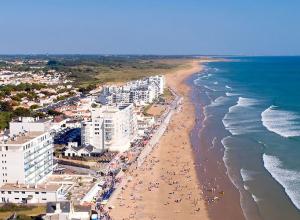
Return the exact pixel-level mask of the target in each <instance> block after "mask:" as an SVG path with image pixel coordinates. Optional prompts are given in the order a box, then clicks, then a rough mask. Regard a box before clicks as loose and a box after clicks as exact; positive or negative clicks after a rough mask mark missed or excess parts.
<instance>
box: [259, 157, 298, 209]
mask: <svg viewBox="0 0 300 220" xmlns="http://www.w3.org/2000/svg"><path fill="white" fill-rule="evenodd" d="M263 161H264V166H265V168H266V169H267V170H268V171H269V173H270V174H271V175H272V177H273V178H274V179H275V180H276V181H277V182H279V183H280V184H281V185H282V186H283V188H284V190H285V192H286V193H287V195H288V196H289V197H290V199H291V200H292V202H293V203H294V205H295V206H296V207H297V208H298V209H300V191H299V186H300V172H299V171H294V170H288V169H284V168H283V166H282V162H281V161H280V160H279V159H278V158H277V157H275V156H271V155H267V154H263Z"/></svg>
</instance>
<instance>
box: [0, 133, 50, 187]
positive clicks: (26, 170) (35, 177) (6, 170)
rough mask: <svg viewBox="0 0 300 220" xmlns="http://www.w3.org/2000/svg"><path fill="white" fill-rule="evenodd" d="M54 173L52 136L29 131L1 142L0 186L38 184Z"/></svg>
mask: <svg viewBox="0 0 300 220" xmlns="http://www.w3.org/2000/svg"><path fill="white" fill-rule="evenodd" d="M52 171H53V137H52V136H51V135H50V133H49V132H42V131H32V132H23V133H21V134H19V135H13V136H11V137H9V138H6V139H4V140H1V141H0V184H5V183H18V184H37V183H39V182H41V181H42V180H43V179H44V178H45V177H47V176H48V175H50V174H51V173H52Z"/></svg>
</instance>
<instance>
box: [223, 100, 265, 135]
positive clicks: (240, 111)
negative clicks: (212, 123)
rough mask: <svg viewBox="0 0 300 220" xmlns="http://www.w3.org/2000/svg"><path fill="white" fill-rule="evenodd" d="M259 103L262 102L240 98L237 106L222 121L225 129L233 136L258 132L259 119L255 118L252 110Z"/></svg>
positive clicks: (231, 108)
mask: <svg viewBox="0 0 300 220" xmlns="http://www.w3.org/2000/svg"><path fill="white" fill-rule="evenodd" d="M259 103H260V102H259V101H258V100H256V99H252V98H243V97H239V99H238V101H237V103H236V105H233V106H231V107H230V108H229V110H228V113H227V114H226V115H225V116H224V118H223V120H222V122H223V124H224V126H225V128H226V129H227V130H228V131H229V132H230V133H231V134H232V135H240V134H245V133H248V132H254V131H256V129H257V123H255V122H257V121H258V120H259V119H256V118H255V116H254V115H253V111H252V110H251V108H252V107H255V105H257V104H259ZM247 111H248V113H247ZM245 113H246V114H245ZM258 117H259V116H258Z"/></svg>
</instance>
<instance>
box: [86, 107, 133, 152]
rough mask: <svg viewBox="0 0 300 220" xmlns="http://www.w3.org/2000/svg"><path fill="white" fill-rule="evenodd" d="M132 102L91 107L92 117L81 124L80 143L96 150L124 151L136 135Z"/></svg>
mask: <svg viewBox="0 0 300 220" xmlns="http://www.w3.org/2000/svg"><path fill="white" fill-rule="evenodd" d="M133 110H134V109H133V105H132V104H120V105H115V106H108V105H107V106H102V107H100V108H94V109H92V119H91V121H88V122H83V123H82V126H81V129H82V130H81V143H82V145H92V146H94V147H95V149H98V150H102V151H103V150H111V151H125V150H127V149H128V148H129V147H130V141H131V140H132V139H133V138H134V137H135V135H136V126H137V123H136V117H135V113H134V111H133Z"/></svg>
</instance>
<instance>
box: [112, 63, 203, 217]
mask: <svg viewBox="0 0 300 220" xmlns="http://www.w3.org/2000/svg"><path fill="white" fill-rule="evenodd" d="M189 62H190V68H187V69H183V70H178V71H176V72H174V73H172V74H167V75H166V79H167V85H168V86H170V87H171V88H172V89H174V90H175V91H176V92H177V93H178V94H180V95H181V96H183V97H184V100H183V103H182V108H181V111H180V112H179V113H176V114H175V115H173V117H172V119H171V122H170V124H169V126H168V129H167V131H166V132H165V134H164V135H163V137H162V138H161V140H160V142H159V144H158V146H157V147H156V148H155V149H154V150H153V152H151V154H150V155H149V156H148V157H147V159H146V161H145V162H144V164H143V165H142V166H141V167H140V168H138V169H137V170H134V171H132V173H131V176H132V178H131V181H129V182H128V183H127V184H126V186H125V187H124V188H123V190H122V192H121V193H120V194H119V196H118V199H117V200H115V202H114V204H112V205H113V206H114V208H113V209H112V210H111V216H112V218H113V219H115V220H119V219H120V220H121V219H139V220H142V219H163V220H168V219H172V220H176V219H178V220H179V219H189V220H193V219H195V220H196V219H197V220H198V219H202V220H205V219H208V213H207V209H206V206H205V204H204V201H203V199H202V191H201V186H200V185H199V181H198V179H197V174H196V170H195V165H194V160H193V157H194V156H193V152H192V147H191V144H190V138H189V134H190V131H191V129H192V128H193V125H194V121H195V116H194V107H193V104H192V103H191V101H190V99H189V91H190V87H188V86H187V85H186V84H185V83H184V81H185V79H186V78H187V77H188V76H190V75H191V74H193V73H195V72H198V71H200V70H201V68H202V66H201V65H199V61H196V60H194V61H189Z"/></svg>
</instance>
